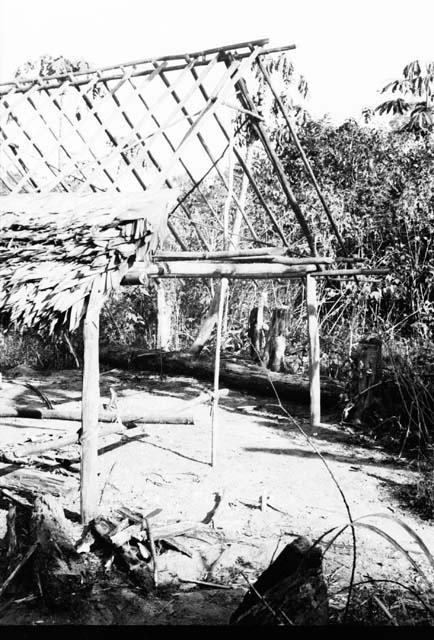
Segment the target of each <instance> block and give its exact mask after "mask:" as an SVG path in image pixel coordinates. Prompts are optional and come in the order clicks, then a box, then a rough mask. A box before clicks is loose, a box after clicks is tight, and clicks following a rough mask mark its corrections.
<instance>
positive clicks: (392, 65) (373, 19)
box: [0, 0, 434, 122]
mask: <svg viewBox="0 0 434 640" xmlns="http://www.w3.org/2000/svg"><path fill="white" fill-rule="evenodd" d="M433 31H434V0H363V1H359V0H297V1H295V0H261V1H258V0H214V1H213V2H209V1H207V0H152V2H150V1H149V0H68V1H66V0H0V81H7V80H9V79H10V78H11V77H12V74H13V72H14V70H15V69H16V68H17V67H18V66H19V65H21V64H22V63H24V62H26V61H27V60H29V59H34V58H37V57H38V56H40V55H42V54H52V55H64V56H66V57H72V58H77V57H80V58H85V59H86V60H88V61H89V62H90V63H91V64H92V65H95V66H99V65H101V66H103V65H108V64H112V63H113V64H115V63H118V62H127V61H130V60H137V59H141V58H146V57H151V56H154V55H155V56H158V55H163V54H169V53H178V52H187V51H195V50H202V49H205V48H210V47H213V46H219V45H224V44H232V43H236V42H242V41H244V40H253V39H256V38H270V44H271V45H272V46H279V45H282V44H292V43H294V44H296V45H297V49H296V51H294V52H293V53H292V59H293V61H294V63H295V65H296V69H297V71H299V72H300V73H303V74H304V75H305V76H306V79H307V81H308V83H309V86H310V93H311V98H310V105H309V106H310V110H311V113H312V114H313V115H316V116H318V115H322V114H323V113H329V114H330V115H331V117H332V118H333V120H335V121H337V122H339V121H341V120H343V119H345V118H346V117H349V116H352V117H358V116H359V115H360V112H361V109H362V108H363V107H365V106H376V105H377V104H378V102H379V101H380V97H379V94H378V90H379V89H380V88H381V87H382V86H383V85H384V84H386V83H387V82H388V81H389V80H392V79H394V78H395V77H397V76H399V74H400V72H401V70H402V68H403V67H404V65H405V64H406V63H407V62H410V61H412V60H414V59H416V58H419V59H422V60H423V59H434V38H433Z"/></svg>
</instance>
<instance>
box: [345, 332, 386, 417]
mask: <svg viewBox="0 0 434 640" xmlns="http://www.w3.org/2000/svg"><path fill="white" fill-rule="evenodd" d="M381 350H382V342H381V338H379V337H378V336H368V337H366V338H364V339H363V340H360V342H359V345H358V348H357V349H355V350H354V352H353V353H352V354H351V359H352V364H353V367H352V369H353V373H352V386H353V388H354V391H355V395H356V398H357V400H356V402H355V406H354V408H353V411H352V416H351V417H352V419H353V420H355V421H358V422H360V421H363V418H364V416H365V415H366V413H368V412H369V409H370V408H371V406H372V402H373V399H374V397H375V389H376V387H377V386H378V383H379V382H380V380H381V376H382V354H381ZM377 391H378V390H377Z"/></svg>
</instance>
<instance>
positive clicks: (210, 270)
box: [122, 261, 316, 285]
mask: <svg viewBox="0 0 434 640" xmlns="http://www.w3.org/2000/svg"><path fill="white" fill-rule="evenodd" d="M315 270H316V266H314V265H310V264H307V265H293V266H288V265H285V264H274V263H262V264H261V263H253V264H252V263H249V264H244V263H229V262H227V263H225V262H192V261H185V262H182V261H179V262H178V261H176V262H172V263H170V262H160V263H158V264H151V265H146V264H143V265H141V266H140V267H139V266H138V263H136V265H135V268H134V269H132V270H131V271H129V272H128V273H127V274H126V275H125V276H124V277H123V279H122V284H124V285H137V284H143V283H144V282H145V281H146V278H231V279H247V280H248V279H251V278H256V279H262V280H263V279H267V278H300V277H303V276H305V275H306V274H307V273H310V272H312V271H315Z"/></svg>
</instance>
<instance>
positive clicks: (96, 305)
mask: <svg viewBox="0 0 434 640" xmlns="http://www.w3.org/2000/svg"><path fill="white" fill-rule="evenodd" d="M102 301H103V298H102V294H101V291H100V290H99V289H98V288H96V287H94V288H93V289H92V292H91V294H90V296H89V303H88V307H87V311H86V316H85V319H84V323H83V340H84V356H83V361H84V364H83V390H82V407H81V421H82V434H81V476H80V479H81V487H80V505H81V520H82V522H83V524H87V523H88V522H89V521H90V520H92V519H93V518H94V517H95V516H96V515H97V508H98V497H99V491H98V414H99V400H100V396H99V316H100V311H101V306H102Z"/></svg>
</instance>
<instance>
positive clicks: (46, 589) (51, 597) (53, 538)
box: [31, 496, 92, 608]
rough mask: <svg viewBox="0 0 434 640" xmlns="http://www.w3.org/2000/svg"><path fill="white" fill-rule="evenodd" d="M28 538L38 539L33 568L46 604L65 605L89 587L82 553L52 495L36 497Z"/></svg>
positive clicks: (68, 605) (90, 586)
mask: <svg viewBox="0 0 434 640" xmlns="http://www.w3.org/2000/svg"><path fill="white" fill-rule="evenodd" d="M31 530H32V538H33V540H34V542H37V543H38V549H37V551H36V555H35V560H34V564H33V571H34V574H35V578H36V582H37V584H39V585H40V588H41V590H42V595H43V597H44V600H45V601H46V603H47V605H49V606H52V607H61V608H69V607H71V605H72V604H73V602H74V601H75V600H76V598H77V596H79V595H84V594H85V592H86V591H87V590H90V589H91V588H92V580H91V578H90V576H89V572H88V570H87V568H86V565H85V561H84V559H83V557H82V556H81V555H80V554H79V553H77V551H76V550H75V547H74V539H73V536H72V533H71V529H70V526H69V524H68V521H67V520H66V518H65V514H64V512H63V509H62V507H61V506H60V505H59V503H58V502H57V500H56V499H55V498H53V497H52V496H40V497H38V498H36V500H35V503H34V508H33V513H32V518H31Z"/></svg>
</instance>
